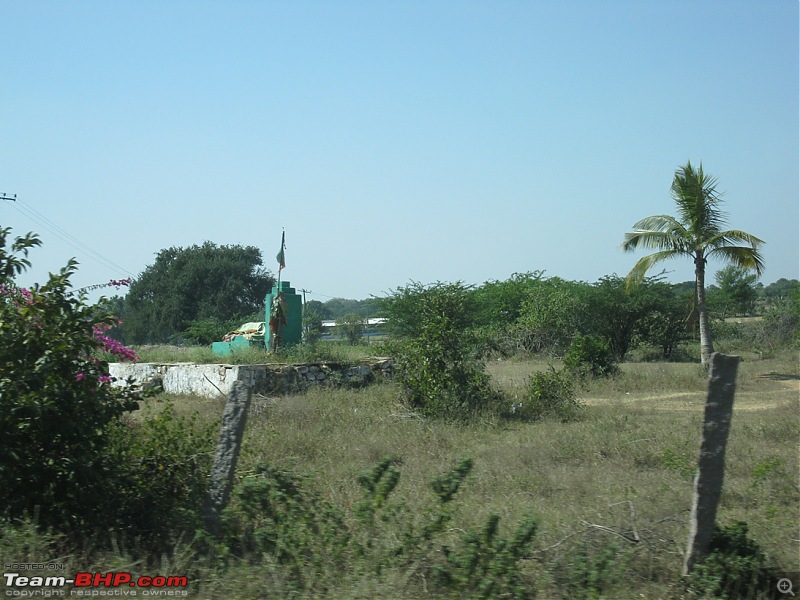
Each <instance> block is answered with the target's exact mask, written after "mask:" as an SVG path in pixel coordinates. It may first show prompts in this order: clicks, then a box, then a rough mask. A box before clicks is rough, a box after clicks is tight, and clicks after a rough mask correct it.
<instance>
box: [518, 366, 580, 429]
mask: <svg viewBox="0 0 800 600" xmlns="http://www.w3.org/2000/svg"><path fill="white" fill-rule="evenodd" d="M519 410H520V412H521V414H522V415H523V416H525V417H527V418H529V419H532V420H539V419H542V418H545V417H553V418H556V419H559V420H561V421H565V422H566V421H573V420H575V419H577V418H578V417H579V416H580V414H581V412H582V410H583V406H582V405H581V403H580V401H579V400H578V398H577V395H576V391H575V382H574V380H573V375H572V374H570V373H569V372H568V371H566V370H564V369H562V370H559V371H556V369H555V368H554V367H552V366H551V367H550V370H549V371H541V372H539V373H534V374H533V375H531V377H530V379H529V380H528V387H527V390H526V394H525V400H524V401H523V402H522V404H521V406H520V409H519Z"/></svg>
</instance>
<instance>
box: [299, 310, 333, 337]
mask: <svg viewBox="0 0 800 600" xmlns="http://www.w3.org/2000/svg"><path fill="white" fill-rule="evenodd" d="M330 318H331V317H330V312H329V311H328V309H327V308H325V305H324V304H323V303H322V302H320V301H319V300H309V301H308V302H306V303H305V305H303V341H304V342H306V343H309V344H313V343H315V342H318V341H319V339H320V338H321V337H322V321H324V320H326V319H330Z"/></svg>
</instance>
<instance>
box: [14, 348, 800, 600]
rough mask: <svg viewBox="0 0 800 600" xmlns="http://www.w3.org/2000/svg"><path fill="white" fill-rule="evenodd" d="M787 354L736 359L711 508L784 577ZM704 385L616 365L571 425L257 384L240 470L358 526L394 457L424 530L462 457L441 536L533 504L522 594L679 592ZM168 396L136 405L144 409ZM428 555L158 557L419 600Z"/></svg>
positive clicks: (792, 553) (180, 564)
mask: <svg viewBox="0 0 800 600" xmlns="http://www.w3.org/2000/svg"><path fill="white" fill-rule="evenodd" d="M796 358H797V357H796V356H795V355H793V354H792V355H784V356H780V357H778V358H776V359H771V360H763V361H745V362H743V363H742V365H741V368H740V377H739V382H738V388H737V396H736V403H735V412H734V418H733V423H732V429H731V434H730V441H729V445H728V453H727V458H726V473H725V486H724V490H723V496H722V501H721V505H720V510H719V514H718V521H719V522H721V523H729V522H732V521H734V520H742V521H746V522H747V523H748V524H749V526H750V533H751V535H752V536H753V538H754V539H755V540H756V541H757V542H758V544H759V545H760V546H761V547H762V548H764V549H765V551H766V552H767V554H768V556H769V558H770V560H772V561H774V562H775V563H776V564H778V565H780V566H781V567H782V568H784V569H786V570H787V571H798V570H800V564H799V563H798V551H799V550H800V547H799V546H798V538H800V535H798V524H799V523H800V481H798V470H799V465H798V453H797V443H798V441H799V440H800V422H798V417H797V415H798V408H799V406H798V405H799V404H800V400H799V398H798V386H797V379H796V377H797V362H796ZM547 367H548V363H547V362H546V361H535V360H534V361H502V362H499V361H495V362H493V363H492V364H491V365H489V371H490V372H491V373H492V375H493V377H494V379H495V381H496V383H497V384H498V385H499V386H500V387H502V388H504V389H506V390H507V391H508V392H509V393H510V394H512V395H513V394H515V393H521V391H522V389H523V387H524V384H525V382H526V380H527V377H528V376H529V375H530V373H532V372H535V371H537V370H543V369H546V368H547ZM779 376H780V377H779ZM792 377H794V379H793V378H792ZM705 385H706V378H705V374H703V373H702V371H700V370H699V367H698V366H696V365H694V364H676V363H670V364H666V363H665V364H660V363H655V364H653V363H647V364H626V365H622V372H621V373H620V374H619V375H618V376H617V377H616V378H613V379H609V380H595V381H590V382H589V383H588V384H587V386H586V387H584V388H582V390H581V392H580V396H581V399H582V400H583V401H584V402H585V403H586V404H587V408H586V411H585V412H584V415H583V418H582V419H581V420H579V421H576V422H570V423H559V422H553V421H544V422H539V423H521V422H504V421H499V420H498V421H487V422H482V423H473V424H469V425H464V424H456V423H450V422H446V421H441V420H430V419H424V418H420V417H419V416H418V415H416V414H414V413H411V412H409V411H408V409H407V408H406V407H404V406H403V405H402V404H401V403H400V402H399V397H400V396H399V394H398V392H397V389H396V388H395V386H394V385H392V384H380V385H375V386H372V387H369V388H365V389H360V390H345V389H325V388H317V389H310V390H309V391H308V392H307V393H306V394H303V395H292V396H281V397H272V398H265V397H260V396H257V397H255V398H254V399H253V403H252V406H251V412H250V417H249V420H248V425H247V430H246V432H245V439H244V445H243V451H242V456H241V458H240V461H239V467H238V471H237V478H238V480H240V481H241V480H243V479H246V478H248V477H252V476H254V475H255V473H256V471H257V469H258V467H259V465H263V464H267V465H269V466H271V467H273V468H275V469H281V470H285V471H289V472H292V473H298V474H305V475H307V476H308V477H307V478H306V479H305V480H304V485H306V486H308V488H309V490H311V491H313V493H314V494H317V495H318V496H319V497H320V498H321V499H322V500H324V501H325V502H327V503H329V504H330V505H332V506H335V507H338V508H339V509H340V510H341V514H342V517H343V519H344V523H345V525H346V526H347V527H349V528H351V529H352V531H355V532H359V531H362V529H360V528H361V527H363V525H362V524H360V522H359V519H358V518H357V515H356V513H355V511H354V507H355V506H356V505H357V503H358V502H359V500H361V499H362V498H363V489H362V488H361V486H360V485H359V483H358V481H357V475H358V474H359V473H361V472H363V471H364V470H365V469H369V468H371V467H372V466H374V465H375V464H376V463H378V462H379V461H380V460H382V459H383V458H384V457H386V456H389V457H392V459H393V464H395V465H396V466H397V468H398V469H399V470H400V472H401V476H400V480H399V483H398V485H397V488H396V490H395V491H394V493H393V496H392V497H393V499H394V502H395V503H397V504H398V505H399V504H402V505H403V506H405V507H406V509H407V511H408V514H409V515H412V517H413V519H414V520H415V522H416V523H417V524H418V525H419V524H424V523H425V522H426V521H427V520H429V519H430V517H431V516H432V515H433V514H434V512H435V503H432V501H431V498H432V496H431V491H430V486H429V482H430V480H431V478H433V477H435V476H437V475H440V474H441V473H442V472H443V471H445V470H446V469H448V468H450V467H452V465H454V464H456V463H457V462H458V461H459V460H460V459H461V458H462V457H470V458H472V459H473V460H474V465H475V466H474V469H473V472H472V474H471V475H470V476H469V477H468V478H467V479H466V480H465V482H464V484H463V486H462V488H461V490H460V492H459V495H458V502H457V504H456V506H455V512H454V514H453V520H452V525H451V529H450V530H449V531H448V532H447V533H446V535H445V537H444V538H443V540H442V541H447V543H448V544H450V545H451V547H453V546H454V545H455V544H456V543H457V541H458V539H460V537H459V536H461V531H462V530H464V531H467V530H480V529H481V527H482V526H483V524H484V523H486V521H487V519H488V518H489V517H490V516H491V515H493V514H496V515H499V516H500V518H501V520H500V528H501V533H502V534H503V535H508V534H509V532H511V531H513V530H514V529H515V528H516V527H517V525H519V524H520V523H522V522H523V521H524V519H525V517H526V515H528V514H529V513H532V514H534V515H535V516H536V517H537V519H538V522H539V526H538V530H537V534H536V536H535V538H534V544H533V546H534V549H533V551H532V552H531V553H530V555H529V556H528V557H527V558H526V560H524V561H522V563H521V565H520V567H519V568H520V576H521V577H522V578H523V580H524V581H525V582H526V585H528V586H529V587H528V591H529V592H530V597H533V595H534V594H538V596H539V597H544V598H562V597H564V598H566V597H569V598H576V597H577V598H589V597H606V598H640V597H647V598H650V597H654V598H656V597H657V598H680V597H684V596H685V591H684V587H683V585H682V583H681V579H680V570H681V564H682V559H683V557H682V553H683V551H684V550H685V546H686V542H687V539H688V529H687V527H688V511H689V508H690V506H691V495H692V477H693V474H694V469H695V466H696V461H697V455H698V451H699V443H700V436H701V424H702V404H703V399H704V393H705V392H704V390H705ZM169 399H170V400H171V403H173V404H175V405H176V409H177V410H178V411H179V412H181V411H186V412H192V411H197V412H198V413H199V418H200V419H201V420H206V421H209V422H211V421H215V420H217V419H218V418H219V416H220V414H221V411H222V408H223V406H222V404H221V403H219V402H217V401H207V400H200V399H196V398H179V397H171V398H169ZM163 400H164V398H163V397H162V399H158V398H156V399H152V400H149V401H148V404H150V405H151V408H153V409H155V410H157V409H158V406H159V403H160V402H163ZM235 502H236V500H234V503H235ZM392 522H393V521H389V523H390V524H391V523H392ZM400 534H401V531H400V530H394V529H392V528H391V527H387V528H385V529H382V530H381V536H382V537H381V539H380V540H378V539H375V540H374V541H373V543H374V544H375V545H380V544H384V545H385V544H389V543H390V542H391V539H392V538H393V536H400ZM386 536H388V537H386ZM41 543H43V544H44V542H41ZM49 547H50V546H47V547H46V548H45V549H42V550H41V554H38V555H37V556H45V555H46V553H47V552H48V551H49V550H48V549H47V548H49ZM437 548H438V547H437ZM12 550H13V548H12ZM435 550H436V552H433V553H432V554H428V555H425V557H423V558H419V557H418V558H417V559H416V562H413V563H403V562H402V561H400V562H396V563H393V564H388V565H386V566H385V567H384V568H382V569H381V570H380V572H379V573H376V572H375V571H374V569H373V567H374V565H373V564H372V563H370V562H369V560H368V558H367V557H364V556H360V557H359V556H355V555H354V556H353V557H351V562H350V563H349V564H348V565H347V566H346V567H345V568H342V566H341V565H340V564H334V562H333V560H331V562H330V564H329V565H327V566H326V565H325V564H324V563H323V564H322V565H321V566H320V565H319V564H317V566H316V567H313V568H312V567H310V566H308V567H306V569H307V571H306V572H305V579H304V581H306V582H307V586H306V587H305V588H304V589H303V590H298V589H297V588H296V587H293V586H294V584H293V582H292V580H291V579H290V578H289V577H288V576H287V571H286V569H285V565H282V564H280V563H279V562H277V561H276V560H275V559H274V558H272V557H270V556H268V555H250V556H245V557H243V559H242V560H241V561H237V560H231V561H228V563H227V565H223V564H222V563H208V562H206V561H205V559H202V558H201V557H199V556H198V555H196V554H194V546H193V545H192V543H191V540H188V539H184V540H182V541H176V553H175V554H174V556H173V557H165V558H164V560H165V561H166V565H167V567H166V568H168V569H173V570H174V569H178V570H182V572H186V573H189V574H190V579H192V581H193V585H192V591H193V594H196V596H197V597H201V598H232V597H236V598H256V597H258V598H286V597H292V596H294V597H330V598H333V597H335V598H345V599H347V598H353V599H355V598H374V597H384V598H409V599H414V598H428V597H433V595H432V592H431V589H432V587H431V586H432V581H430V580H429V579H425V578H423V577H422V574H424V573H425V572H426V571H425V569H424V567H425V564H423V563H424V562H425V561H426V560H428V561H430V560H434V559H435V558H437V556H439V554H438V553H440V552H441V551H440V550H439V549H435ZM73 552H74V551H73ZM33 554H36V553H35V552H34V553H33ZM26 556H27V554H26ZM125 556H126V554H125V552H124V550H120V552H119V553H118V554H107V555H105V557H104V556H97V555H93V556H92V557H91V558H87V557H86V556H83V555H81V554H80V553H75V554H74V555H73V556H72V558H71V559H70V560H71V562H72V564H74V565H78V564H79V563H81V561H89V562H91V565H92V566H94V567H96V568H97V569H99V570H107V569H108V568H110V565H117V566H118V565H119V564H120V561H123V560H124V558H125ZM135 568H138V569H140V570H144V571H145V573H144V574H152V570H151V571H150V572H149V573H148V572H147V570H146V567H145V566H142V565H139V566H138V567H135ZM301 568H302V565H301ZM453 597H464V596H462V595H459V594H455V595H454V596H453ZM466 597H469V596H468V595H467V596H466Z"/></svg>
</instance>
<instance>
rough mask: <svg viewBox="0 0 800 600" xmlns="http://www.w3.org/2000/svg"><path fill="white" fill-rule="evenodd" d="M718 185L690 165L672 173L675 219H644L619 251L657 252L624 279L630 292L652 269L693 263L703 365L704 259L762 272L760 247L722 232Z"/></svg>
mask: <svg viewBox="0 0 800 600" xmlns="http://www.w3.org/2000/svg"><path fill="white" fill-rule="evenodd" d="M716 188H717V180H716V179H715V178H713V177H710V176H708V175H706V174H705V173H703V165H702V163H701V165H700V167H698V168H697V169H695V168H693V167H692V163H691V162H687V163H686V166H683V167H679V168H678V169H677V170H676V171H675V177H674V179H673V181H672V197H673V199H674V200H675V203H676V204H677V207H678V218H675V217H671V216H669V215H655V216H652V217H647V218H644V219H642V220H641V221H639V222H638V223H636V224H635V225H634V228H635V229H636V231H634V232H633V233H626V234H625V242H624V243H623V244H622V248H623V250H625V251H626V252H632V251H634V250H637V249H638V248H651V249H656V250H658V252H654V253H653V254H649V255H647V256H644V257H642V258H640V259H639V261H638V262H637V263H636V264H635V265H634V266H633V269H631V272H630V273H628V277H627V278H626V284H627V285H628V287H629V289H630V288H633V287H636V286H637V285H639V284H640V283H641V282H642V280H643V279H644V276H645V274H646V273H647V271H648V270H649V269H650V268H651V267H652V266H653V265H655V264H657V263H660V262H662V261H665V260H667V259H670V258H673V257H676V256H688V257H690V258H691V259H692V260H693V261H694V273H695V284H696V290H697V294H696V295H697V298H696V299H697V313H698V317H699V321H700V360H701V362H702V363H703V366H707V365H708V357H709V356H710V355H711V353H712V352H714V344H713V342H712V340H711V331H710V329H709V325H708V311H707V309H706V289H705V273H706V262H707V261H708V259H709V258H717V259H722V260H723V261H724V262H728V263H730V264H733V265H736V266H737V267H741V268H744V269H753V270H755V271H756V273H758V274H759V275H760V274H761V272H762V271H763V270H764V259H763V257H762V256H761V253H760V252H759V247H760V246H761V245H762V244H763V243H764V242H763V241H762V240H760V239H758V238H757V237H756V236H754V235H750V234H749V233H747V232H745V231H739V230H737V229H729V230H723V226H724V225H725V221H726V219H725V213H723V212H721V211H720V209H719V205H720V204H721V202H722V200H721V195H720V193H719V192H717V189H716Z"/></svg>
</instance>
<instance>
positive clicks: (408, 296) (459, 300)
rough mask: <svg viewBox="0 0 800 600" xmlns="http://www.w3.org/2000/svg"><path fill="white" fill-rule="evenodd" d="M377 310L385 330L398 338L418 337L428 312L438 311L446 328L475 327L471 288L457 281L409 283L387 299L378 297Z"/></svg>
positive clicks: (463, 328) (465, 328) (473, 300)
mask: <svg viewBox="0 0 800 600" xmlns="http://www.w3.org/2000/svg"><path fill="white" fill-rule="evenodd" d="M429 302H434V304H429ZM434 305H435V306H434ZM378 307H379V310H380V311H381V314H383V315H384V316H386V317H387V319H388V322H387V324H386V329H387V330H388V331H389V332H390V333H392V334H393V335H395V336H397V337H399V338H414V337H419V335H420V334H421V333H422V330H423V328H424V327H425V323H424V320H423V318H422V317H423V316H426V317H427V316H428V315H430V313H431V311H440V315H439V316H440V317H441V318H442V319H443V320H446V321H447V328H448V329H457V330H461V331H466V330H468V329H470V328H471V327H472V326H473V325H474V324H475V314H476V306H475V296H474V295H473V294H472V287H471V286H465V285H464V284H463V283H462V282H460V281H458V282H456V283H442V282H437V283H435V284H432V285H428V286H426V285H423V284H421V283H419V282H416V281H415V282H411V283H410V284H408V285H407V286H405V287H399V288H397V289H396V290H394V291H393V292H392V294H391V295H390V296H387V297H386V298H380V299H379V300H378Z"/></svg>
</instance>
